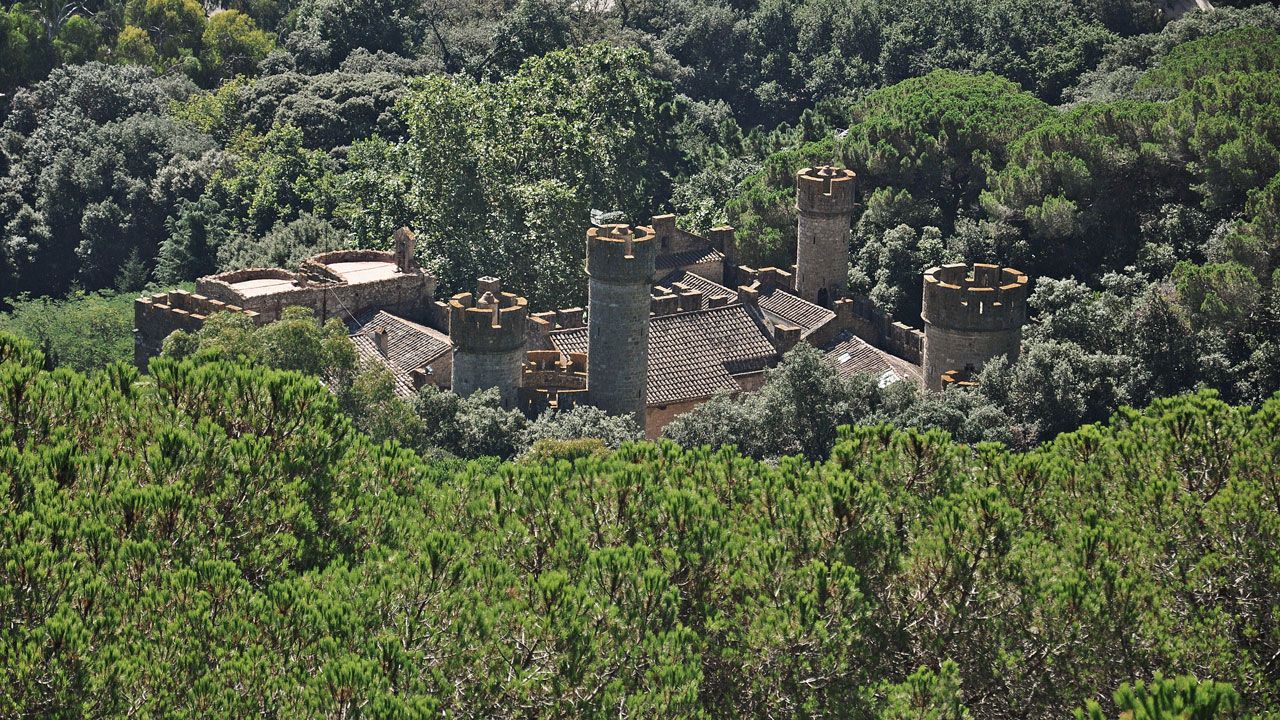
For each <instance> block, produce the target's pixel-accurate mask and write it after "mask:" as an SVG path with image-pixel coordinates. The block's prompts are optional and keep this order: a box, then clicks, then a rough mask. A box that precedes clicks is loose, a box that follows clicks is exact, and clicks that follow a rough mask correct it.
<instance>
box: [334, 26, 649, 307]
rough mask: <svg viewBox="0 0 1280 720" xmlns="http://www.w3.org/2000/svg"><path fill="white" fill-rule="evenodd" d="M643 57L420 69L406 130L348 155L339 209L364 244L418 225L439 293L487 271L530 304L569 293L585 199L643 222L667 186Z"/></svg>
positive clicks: (577, 278) (619, 53)
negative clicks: (494, 78)
mask: <svg viewBox="0 0 1280 720" xmlns="http://www.w3.org/2000/svg"><path fill="white" fill-rule="evenodd" d="M648 66H649V59H648V58H647V57H646V56H645V55H644V54H643V53H641V52H639V51H636V50H622V49H617V48H611V47H606V46H603V45H593V46H589V47H585V48H580V49H577V50H574V51H564V52H555V53H551V54H548V55H546V56H545V57H542V58H537V59H533V60H530V61H529V62H527V63H525V65H524V66H522V68H521V70H520V72H518V73H516V74H515V75H513V76H511V77H510V78H507V79H505V80H502V81H500V82H492V83H489V82H486V83H480V84H474V83H469V82H466V81H464V80H460V79H454V78H446V77H430V78H426V79H423V80H421V81H420V82H419V83H418V84H417V85H416V86H415V91H414V92H413V94H412V95H411V96H409V97H408V98H406V99H405V100H404V101H403V102H402V105H401V112H402V114H403V117H404V121H405V124H406V125H407V127H408V130H409V141H408V142H407V143H406V144H404V145H403V146H399V147H392V146H388V145H385V144H382V143H380V142H377V141H374V142H371V143H369V144H367V145H363V146H362V147H361V148H360V150H359V151H358V152H353V154H352V158H351V160H352V163H351V168H350V170H349V171H348V173H347V174H346V175H345V176H344V178H343V179H342V182H343V183H344V188H345V189H346V191H347V192H345V193H344V194H345V199H344V203H343V205H342V206H341V207H340V208H339V212H340V214H341V215H342V216H343V217H344V218H345V219H347V221H348V222H349V223H350V225H351V226H352V228H353V230H354V231H355V235H356V239H357V241H358V242H359V243H361V244H362V245H380V244H385V243H386V242H388V241H389V238H390V235H391V231H392V229H394V227H397V226H399V225H402V224H409V225H410V226H412V227H414V228H416V229H418V230H419V235H418V237H419V248H420V251H421V253H422V254H423V255H424V259H425V261H426V264H427V265H428V266H430V267H431V268H432V269H433V270H435V271H436V272H437V274H438V275H439V277H440V279H441V283H442V287H443V288H445V289H446V290H457V289H461V288H466V287H470V286H471V284H472V283H474V281H475V278H476V277H477V276H479V275H485V274H489V275H497V276H500V277H502V278H503V279H504V281H506V282H507V283H508V285H509V286H511V287H514V288H516V289H518V290H519V291H520V292H522V293H524V294H525V295H527V296H528V297H529V298H530V302H531V303H533V305H534V306H536V307H552V306H561V304H563V303H569V304H572V303H573V301H574V300H573V298H574V297H576V296H577V295H580V293H581V292H582V269H581V267H582V252H583V244H582V228H583V226H584V225H585V224H586V223H587V222H589V210H590V209H592V208H598V209H605V210H612V209H622V210H625V211H626V212H627V213H628V216H629V217H631V218H639V219H647V215H646V213H648V212H650V211H652V209H653V208H655V207H658V206H660V205H661V204H662V202H663V201H664V199H665V196H666V194H667V192H669V190H668V187H667V186H668V179H667V176H666V174H665V173H664V169H666V168H669V167H671V165H672V164H673V162H672V160H673V155H674V153H673V147H672V132H673V127H674V113H673V106H672V94H671V88H670V86H669V85H667V84H666V83H663V82H661V81H660V80H657V79H656V78H655V77H653V75H652V74H651V73H650V72H649V69H648ZM534 256H537V257H540V258H542V260H541V261H540V262H538V263H530V262H528V259H529V258H530V257H534Z"/></svg>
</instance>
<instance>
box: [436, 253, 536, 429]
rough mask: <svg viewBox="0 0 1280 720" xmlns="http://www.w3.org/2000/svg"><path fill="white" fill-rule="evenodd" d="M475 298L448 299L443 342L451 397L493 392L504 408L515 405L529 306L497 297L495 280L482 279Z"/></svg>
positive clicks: (498, 283) (499, 290)
mask: <svg viewBox="0 0 1280 720" xmlns="http://www.w3.org/2000/svg"><path fill="white" fill-rule="evenodd" d="M478 285H479V287H478V289H477V292H476V293H474V294H473V293H458V294H457V295H454V296H453V297H452V298H450V299H449V337H450V339H451V340H452V341H453V392H455V393H457V394H458V395H461V396H463V397H466V396H467V395H470V394H471V393H473V392H475V391H477V390H483V389H485V388H491V387H495V388H498V394H499V395H500V396H501V398H502V406H503V407H504V408H513V407H515V406H516V403H517V401H518V393H519V389H520V374H521V371H522V370H523V367H524V360H525V325H526V323H527V321H528V316H529V304H528V301H526V300H525V299H524V298H522V297H518V296H516V295H514V294H512V293H508V292H502V283H501V281H500V280H498V278H493V277H482V278H480V279H479V281H478Z"/></svg>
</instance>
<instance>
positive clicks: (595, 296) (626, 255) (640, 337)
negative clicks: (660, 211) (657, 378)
mask: <svg viewBox="0 0 1280 720" xmlns="http://www.w3.org/2000/svg"><path fill="white" fill-rule="evenodd" d="M654 237H655V235H654V231H653V228H650V227H635V228H632V227H630V226H627V225H605V226H603V227H593V228H591V229H590V230H587V275H588V277H590V279H591V281H590V283H589V285H588V290H587V293H588V303H587V338H588V340H587V396H588V397H589V398H590V402H591V404H592V405H595V406H596V407H598V408H600V409H601V410H604V411H605V412H607V413H611V414H615V415H631V416H633V417H634V418H635V419H636V422H638V423H639V424H640V427H644V424H645V400H646V398H645V382H646V379H647V374H648V367H649V302H650V301H649V285H650V283H651V282H652V281H653V272H654V266H653V262H654V258H655V257H657V254H658V243H657V242H656V241H655V240H654Z"/></svg>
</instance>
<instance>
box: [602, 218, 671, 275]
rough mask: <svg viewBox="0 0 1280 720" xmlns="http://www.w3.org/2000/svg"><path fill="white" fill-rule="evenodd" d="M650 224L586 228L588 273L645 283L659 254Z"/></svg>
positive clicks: (651, 273)
mask: <svg viewBox="0 0 1280 720" xmlns="http://www.w3.org/2000/svg"><path fill="white" fill-rule="evenodd" d="M655 237H656V234H655V232H654V230H653V228H652V227H648V226H645V225H639V226H634V227H633V226H631V225H601V226H598V227H593V228H589V229H588V230H587V275H589V276H591V277H592V278H593V279H597V280H613V281H620V282H636V283H648V282H649V280H650V278H651V277H652V276H653V272H654V260H655V259H656V258H657V256H658V243H656V242H654V238H655Z"/></svg>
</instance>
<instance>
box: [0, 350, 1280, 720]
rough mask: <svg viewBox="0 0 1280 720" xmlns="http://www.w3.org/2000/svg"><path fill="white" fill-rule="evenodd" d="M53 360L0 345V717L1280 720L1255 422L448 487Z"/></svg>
mask: <svg viewBox="0 0 1280 720" xmlns="http://www.w3.org/2000/svg"><path fill="white" fill-rule="evenodd" d="M43 364H44V359H43V358H42V357H41V356H40V354H39V352H38V351H37V350H35V349H34V347H32V346H31V345H30V344H29V343H26V342H25V341H17V340H16V339H12V338H7V337H4V336H0V468H4V470H3V471H0V617H3V618H5V625H4V631H3V632H0V684H2V685H3V687H4V688H5V692H4V693H3V694H0V715H4V716H15V715H17V716H35V717H63V716H73V715H74V716H81V715H92V716H124V715H139V716H174V715H182V716H200V717H233V716H234V717H247V716H268V717H304V716H305V717H320V716H323V717H356V716H371V717H425V716H431V715H438V714H441V713H443V714H448V715H456V716H462V717H566V716H572V717H581V716H593V717H594V716H601V717H603V716H619V715H626V716H644V717H686V716H716V717H854V718H879V719H882V720H888V719H889V718H895V719H902V720H905V719H906V718H925V717H928V718H938V719H939V720H959V719H961V718H1028V717H1034V718H1050V717H1056V718H1064V717H1069V716H1070V713H1071V712H1072V711H1073V709H1074V710H1077V711H1078V712H1079V713H1080V714H1079V717H1088V718H1099V719H1101V718H1116V717H1119V716H1120V715H1119V713H1122V712H1134V711H1136V712H1137V713H1138V714H1137V715H1124V716H1123V717H1127V718H1135V719H1136V718H1148V719H1150V720H1155V719H1156V718H1162V719H1173V718H1241V717H1254V715H1253V713H1260V712H1264V711H1268V710H1271V711H1274V709H1276V708H1277V706H1278V701H1277V698H1278V697H1280V695H1278V694H1277V693H1278V691H1280V687H1277V680H1278V678H1277V666H1276V658H1277V657H1280V632H1278V631H1277V628H1280V623H1277V616H1276V613H1277V607H1278V606H1277V604H1276V603H1275V598H1276V597H1278V596H1280V576H1277V572H1276V571H1277V568H1278V567H1280V563H1277V557H1276V552H1277V548H1280V484H1278V483H1280V477H1278V476H1277V474H1276V470H1275V469H1276V467H1277V463H1280V400H1270V401H1268V402H1266V403H1263V404H1262V405H1261V406H1260V407H1258V408H1257V409H1250V408H1247V407H1243V408H1242V407H1232V406H1230V405H1227V404H1225V403H1223V402H1222V401H1221V400H1220V399H1219V398H1217V397H1216V396H1215V395H1214V394H1213V393H1212V392H1209V391H1205V392H1202V393H1200V394H1196V395H1191V396H1185V397H1181V398H1177V399H1171V400H1161V401H1157V402H1156V403H1154V404H1153V405H1152V406H1151V407H1150V408H1148V409H1147V410H1145V411H1134V410H1126V411H1125V412H1123V413H1120V414H1118V415H1116V416H1115V417H1114V418H1113V420H1112V421H1111V424H1110V425H1109V426H1107V427H1100V426H1090V427H1086V428H1082V429H1080V430H1078V431H1076V432H1072V433H1067V434H1064V435H1060V436H1059V437H1058V438H1057V439H1056V440H1054V441H1053V442H1050V443H1046V444H1044V445H1042V446H1041V447H1039V448H1037V449H1034V450H1031V451H1029V452H1026V453H1016V452H1011V451H1008V450H1005V449H1003V448H1001V447H1000V446H999V445H996V444H979V445H976V446H970V445H964V444H959V443H956V442H954V441H952V440H950V439H948V438H947V437H946V436H945V434H942V433H939V432H926V433H922V432H917V431H899V430H894V429H892V428H891V427H889V426H884V425H881V426H874V427H861V428H858V429H853V430H847V429H846V430H844V431H842V432H841V434H840V436H839V438H838V439H837V440H836V443H835V448H834V450H833V451H832V453H831V455H830V456H829V457H828V458H826V459H824V460H822V461H819V462H810V461H807V460H804V459H803V458H800V457H789V458H786V459H785V460H783V461H781V462H779V463H776V464H762V463H759V462H757V461H753V460H750V459H748V458H745V457H743V456H742V455H740V454H738V453H737V452H735V451H734V450H732V449H723V450H719V451H713V450H710V449H708V448H705V447H703V448H699V449H689V450H684V449H681V448H680V447H679V446H677V445H674V444H672V443H669V442H664V443H662V444H657V445H655V444H636V443H628V444H624V445H623V446H622V448H621V449H620V450H617V451H614V452H607V451H604V450H602V449H601V447H600V445H599V443H594V444H593V443H584V442H581V441H577V442H575V441H569V442H563V441H562V442H555V443H549V442H544V443H541V444H540V445H537V446H535V448H534V449H533V450H532V451H530V452H529V453H527V454H526V455H525V456H523V457H522V459H521V460H520V461H518V462H514V463H511V462H508V463H503V464H499V463H497V462H496V461H494V460H485V461H471V462H469V463H462V462H460V461H443V460H434V461H431V460H424V459H422V458H421V457H419V456H418V455H416V454H414V453H412V452H410V451H407V450H405V449H403V448H401V447H400V446H399V445H397V444H395V443H385V444H376V443H373V442H370V441H369V439H368V438H367V437H366V436H364V435H362V434H360V433H358V432H356V431H355V430H354V429H353V427H352V424H351V421H350V420H349V418H348V417H347V416H346V415H344V414H343V413H341V412H340V411H339V408H338V400H337V399H336V397H335V396H334V394H332V393H331V392H329V391H328V390H327V389H326V388H325V387H324V386H323V385H321V384H320V383H319V382H318V381H317V380H316V379H314V378H312V377H308V376H305V375H302V374H300V373H297V372H292V371H278V370H266V371H263V370H255V369H253V368H251V367H247V366H244V365H241V364H237V363H234V362H224V361H214V362H207V363H203V364H201V363H196V362H193V361H191V360H172V359H167V358H162V359H157V360H155V361H153V363H152V365H151V373H150V374H149V375H148V376H139V374H138V373H137V371H136V370H134V369H133V368H131V367H128V366H125V365H113V366H111V367H109V368H107V369H105V370H99V371H95V372H93V373H91V374H89V375H85V374H81V373H78V372H74V371H70V370H65V369H59V370H56V371H52V372H51V371H47V370H45V369H43ZM1162 672H1163V673H1164V676H1162V675H1161V673H1162ZM1175 675H1177V676H1179V677H1176V678H1175V677H1174V676H1175ZM1191 675H1195V676H1198V677H1199V678H1200V680H1196V679H1195V678H1193V677H1190V676H1191ZM1138 681H1141V684H1139V682H1138ZM1143 713H1147V714H1143ZM1271 717H1274V714H1273V715H1271Z"/></svg>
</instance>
